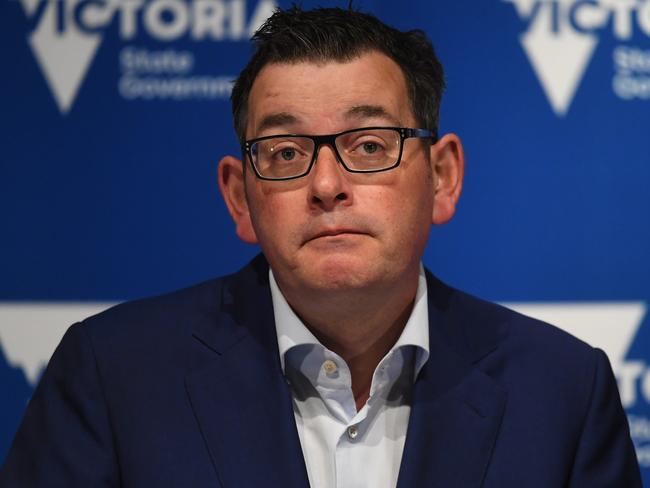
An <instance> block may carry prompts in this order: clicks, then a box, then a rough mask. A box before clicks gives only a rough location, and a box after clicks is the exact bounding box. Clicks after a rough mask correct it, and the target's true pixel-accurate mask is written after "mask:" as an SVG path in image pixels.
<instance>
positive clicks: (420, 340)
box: [269, 264, 429, 378]
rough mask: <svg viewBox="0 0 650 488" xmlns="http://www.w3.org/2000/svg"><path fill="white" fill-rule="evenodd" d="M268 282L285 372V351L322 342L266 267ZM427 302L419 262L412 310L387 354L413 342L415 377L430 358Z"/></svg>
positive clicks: (423, 275) (411, 344) (423, 277)
mask: <svg viewBox="0 0 650 488" xmlns="http://www.w3.org/2000/svg"><path fill="white" fill-rule="evenodd" d="M269 283H270V285H271V298H272V300H273V314H274V317H275V331H276V334H277V337H278V350H279V353H280V364H281V365H282V371H283V372H284V371H285V355H286V353H287V351H289V350H290V349H292V348H294V347H296V346H300V345H303V344H312V345H320V346H321V347H323V346H322V345H321V344H320V342H319V341H318V339H317V338H316V337H315V336H314V334H312V333H311V332H310V331H309V329H308V328H307V327H306V326H305V324H303V323H302V320H300V319H299V318H298V316H297V315H296V314H295V312H294V311H293V310H292V309H291V307H290V306H289V304H288V303H287V300H286V299H285V298H284V295H283V294H282V291H280V287H279V286H278V284H277V282H276V281H275V277H274V276H273V271H272V270H271V268H269ZM427 302H428V298H427V280H426V276H425V274H424V267H423V266H422V264H420V273H419V276H418V287H417V290H416V292H415V300H414V303H413V310H411V315H410V316H409V319H408V321H407V322H406V325H405V326H404V330H403V331H402V334H401V335H400V336H399V338H398V339H397V342H396V343H395V345H394V346H393V347H392V348H391V350H390V352H389V353H388V354H390V353H391V352H392V351H394V350H396V349H398V348H401V347H404V346H414V349H415V350H416V351H417V353H416V356H415V371H414V373H415V375H414V378H416V377H417V375H418V373H419V372H420V370H421V369H422V367H423V366H424V364H425V363H426V362H427V360H428V359H429V312H428V304H427Z"/></svg>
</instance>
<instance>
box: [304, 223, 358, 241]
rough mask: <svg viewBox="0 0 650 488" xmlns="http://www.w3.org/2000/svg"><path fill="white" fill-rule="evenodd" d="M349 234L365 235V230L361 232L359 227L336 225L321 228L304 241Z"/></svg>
mask: <svg viewBox="0 0 650 488" xmlns="http://www.w3.org/2000/svg"><path fill="white" fill-rule="evenodd" d="M350 235H367V232H363V231H361V230H359V229H352V228H347V227H336V228H328V229H322V230H320V231H319V232H317V233H315V234H314V235H312V236H310V237H309V238H308V239H307V240H306V241H305V242H306V243H307V242H310V241H315V240H317V239H327V238H336V237H345V236H350Z"/></svg>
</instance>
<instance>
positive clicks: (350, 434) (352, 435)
mask: <svg viewBox="0 0 650 488" xmlns="http://www.w3.org/2000/svg"><path fill="white" fill-rule="evenodd" d="M358 435H359V429H357V426H356V425H351V426H350V427H348V437H349V438H350V439H356V437H357V436H358Z"/></svg>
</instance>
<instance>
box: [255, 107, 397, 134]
mask: <svg viewBox="0 0 650 488" xmlns="http://www.w3.org/2000/svg"><path fill="white" fill-rule="evenodd" d="M344 116H345V118H346V119H369V118H384V119H387V120H388V121H389V123H391V124H393V125H396V126H401V125H402V124H401V122H400V121H399V120H398V119H397V118H396V117H394V116H393V115H391V114H389V113H388V111H387V110H386V109H385V108H384V107H382V106H380V105H355V106H354V107H352V108H350V109H348V110H347V111H346V112H345V114H344ZM298 122H300V119H299V118H298V117H296V116H295V115H292V114H290V113H288V112H278V113H275V114H269V115H267V116H265V117H264V118H263V119H262V121H261V122H260V123H259V125H258V126H257V129H256V131H255V133H256V134H260V133H262V132H263V131H265V130H268V129H274V128H277V127H285V126H288V125H294V124H297V123H298Z"/></svg>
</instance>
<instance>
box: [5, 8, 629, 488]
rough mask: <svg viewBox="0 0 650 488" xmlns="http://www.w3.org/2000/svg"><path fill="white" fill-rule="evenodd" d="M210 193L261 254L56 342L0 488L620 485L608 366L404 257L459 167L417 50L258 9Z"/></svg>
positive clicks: (371, 26) (442, 216) (620, 454)
mask: <svg viewBox="0 0 650 488" xmlns="http://www.w3.org/2000/svg"><path fill="white" fill-rule="evenodd" d="M255 39H256V42H257V46H258V48H257V52H256V54H255V55H254V56H253V58H252V60H251V61H250V62H249V64H248V66H247V67H246V68H245V69H244V71H243V72H242V73H241V75H240V77H239V79H238V80H237V83H236V85H235V87H234V90H233V95H232V100H233V113H234V121H235V127H236V131H237V134H238V136H239V138H240V140H241V142H242V153H243V154H242V158H241V159H238V158H236V157H233V156H228V157H225V158H223V160H222V161H221V163H220V165H219V185H220V188H221V191H222V193H223V196H224V199H225V201H226V204H227V207H228V210H229V212H230V214H231V215H232V217H233V219H234V222H235V225H236V231H237V234H238V235H239V237H240V238H241V239H243V240H244V241H246V242H249V243H259V245H260V247H261V249H262V252H263V257H262V256H260V257H258V258H256V259H255V260H254V261H253V262H252V263H251V264H250V265H248V266H247V267H246V268H244V269H243V270H241V271H240V272H238V273H236V274H234V275H232V276H228V277H225V278H222V279H218V280H214V281H211V282H207V283H204V284H201V285H198V286H196V287H194V288H190V289H188V290H183V291H180V292H177V293H175V294H172V295H168V296H164V297H159V298H154V299H149V300H143V301H139V302H133V303H127V304H123V305H120V306H118V307H115V308H113V309H111V310H109V311H107V312H104V313H102V314H100V315H98V316H96V317H93V318H90V319H88V320H86V321H84V323H82V324H76V325H74V326H73V327H71V328H70V330H69V331H68V333H67V334H66V336H65V337H64V339H63V341H62V343H61V345H60V346H59V348H58V349H57V352H56V353H55V354H54V356H53V358H52V360H51V362H50V364H49V366H48V369H47V372H46V373H45V375H44V378H43V381H42V382H41V384H40V385H39V387H38V389H37V391H36V393H35V395H34V398H33V399H32V401H31V403H30V405H29V407H28V410H27V413H26V416H25V420H24V422H23V424H22V426H21V428H20V430H19V432H18V434H17V437H16V440H15V442H14V445H13V448H12V451H11V452H10V454H9V456H8V458H7V462H6V465H5V467H4V470H3V473H2V478H1V480H2V482H1V484H2V486H3V487H4V486H21V487H31V486H66V487H71V486H83V487H87V486H156V487H160V486H192V487H201V486H206V487H208V486H209V487H214V486H223V487H249V486H250V487H253V486H254V487H261V486H263V487H267V486H269V487H276V486H277V487H294V486H296V487H298V486H301V487H306V486H309V485H311V486H313V487H333V486H338V487H347V486H350V487H352V486H354V487H361V486H368V487H393V486H396V485H397V486H400V487H429V486H439V487H478V486H484V487H508V486H513V487H522V486H526V487H536V486H539V487H555V486H588V487H598V486H617V487H619V486H620V487H634V486H641V482H640V479H639V471H638V466H637V464H636V459H635V455H634V450H633V446H632V444H631V441H630V438H629V432H628V428H627V424H626V420H625V416H624V413H623V410H622V407H621V404H620V401H619V399H618V392H617V390H616V385H615V381H614V378H613V375H612V373H611V370H610V367H609V363H608V361H607V359H606V357H605V355H604V354H603V353H602V352H600V351H598V350H594V349H592V348H590V347H589V346H587V345H585V344H584V343H581V342H579V341H578V340H576V339H574V338H572V337H570V336H568V335H566V334H565V333H563V332H561V331H559V330H557V329H555V328H553V327H551V326H548V325H545V324H541V323H539V322H537V321H534V320H532V319H529V318H526V317H523V316H520V315H517V314H515V313H513V312H511V311H508V310H506V309H503V308H501V307H498V306H495V305H491V304H488V303H485V302H482V301H480V300H478V299H475V298H472V297H469V296H467V295H465V294H463V293H461V292H459V291H456V290H453V289H451V288H449V287H447V286H446V285H444V284H442V283H441V282H440V281H438V280H437V279H436V278H434V277H433V276H432V275H431V274H429V273H428V272H427V271H424V270H423V268H422V266H421V264H420V260H421V257H422V254H423V251H424V247H425V245H426V242H427V238H428V234H429V229H430V226H431V224H443V223H445V222H447V221H448V220H449V219H451V218H452V216H453V214H454V209H455V205H456V202H457V200H458V198H459V195H460V191H461V184H462V179H463V151H462V147H461V143H460V140H459V139H458V137H456V136H455V135H452V134H447V135H445V136H443V137H441V138H438V137H437V135H436V134H437V125H438V120H437V119H438V107H439V103H440V95H441V92H442V88H443V75H442V68H441V66H440V64H439V62H438V60H437V59H436V57H435V54H434V52H433V49H432V47H431V45H430V43H429V42H428V41H427V40H426V38H425V37H424V36H423V34H421V33H420V32H407V33H401V32H398V31H395V30H393V29H391V28H389V27H387V26H385V25H384V24H382V23H381V22H379V21H378V20H377V19H375V18H374V17H372V16H369V15H366V14H362V13H358V12H352V11H344V10H338V9H319V10H315V11H311V12H304V11H301V10H300V9H298V8H293V9H291V10H289V11H278V12H276V13H275V14H274V15H273V16H272V17H271V18H270V19H269V21H267V23H266V24H265V25H264V26H263V27H262V28H261V30H260V31H259V32H258V33H257V34H256V37H255Z"/></svg>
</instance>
